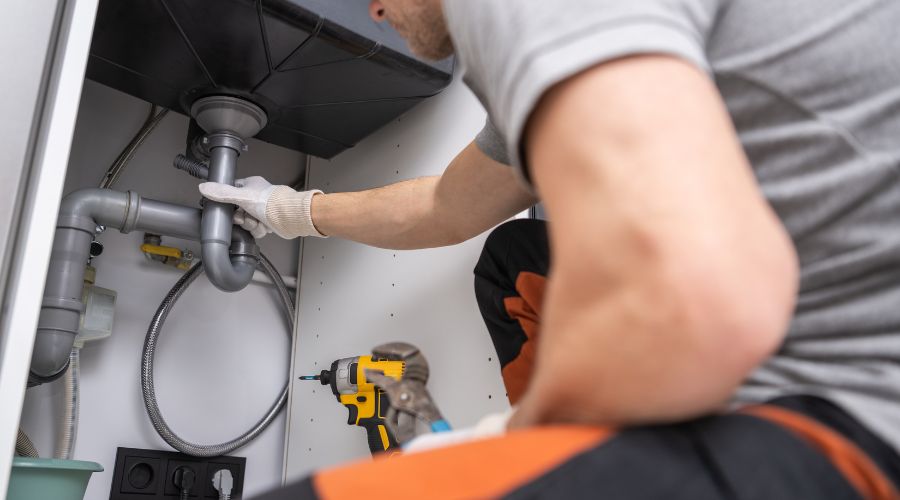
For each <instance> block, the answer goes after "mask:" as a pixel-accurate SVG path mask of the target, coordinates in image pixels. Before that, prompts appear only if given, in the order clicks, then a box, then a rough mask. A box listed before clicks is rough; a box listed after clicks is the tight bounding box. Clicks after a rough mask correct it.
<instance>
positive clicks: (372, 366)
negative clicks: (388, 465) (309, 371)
mask: <svg viewBox="0 0 900 500" xmlns="http://www.w3.org/2000/svg"><path fill="white" fill-rule="evenodd" d="M405 369H406V363H404V362H403V361H391V360H380V359H372V356H356V357H353V358H342V359H339V360H337V361H335V362H334V363H331V369H330V370H322V372H321V373H320V374H318V375H307V376H303V377H300V379H301V380H318V381H320V382H321V383H322V385H330V386H331V392H333V393H334V395H335V396H336V397H337V400H338V402H339V403H341V404H342V405H344V406H346V407H347V410H349V411H350V416H349V418H348V419H347V423H348V424H350V425H358V426H360V427H362V428H364V429H365V430H366V434H367V436H368V440H369V450H370V451H371V452H372V454H373V455H374V454H376V453H381V452H385V451H399V450H400V445H399V444H398V443H397V440H396V439H395V438H394V436H393V435H391V431H390V430H389V429H388V427H387V425H385V417H384V416H385V414H386V413H387V410H388V407H389V406H390V402H389V401H388V398H387V396H386V395H385V394H384V391H382V390H381V389H379V388H377V387H375V385H374V384H372V383H371V382H369V381H367V380H366V370H377V371H380V372H384V375H385V376H387V377H391V378H394V379H397V380H400V378H401V377H403V372H404V370H405Z"/></svg>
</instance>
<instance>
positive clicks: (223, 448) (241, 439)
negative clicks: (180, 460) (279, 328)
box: [141, 253, 294, 457]
mask: <svg viewBox="0 0 900 500" xmlns="http://www.w3.org/2000/svg"><path fill="white" fill-rule="evenodd" d="M259 266H260V267H262V270H263V272H265V273H266V274H267V275H268V276H269V278H271V279H272V282H273V283H274V284H275V290H276V291H277V292H278V298H279V299H280V303H281V305H282V306H283V309H284V312H285V315H286V316H287V317H288V323H289V324H290V325H291V327H292V330H293V324H294V299H293V297H292V296H291V294H290V292H289V291H288V289H287V287H286V286H285V284H284V281H283V280H282V279H281V275H280V274H279V273H278V271H277V270H276V269H275V266H273V265H272V263H271V262H269V259H267V258H266V257H265V256H264V255H263V254H262V253H260V254H259ZM201 274H203V262H202V261H201V262H198V263H197V264H195V265H194V267H192V268H191V269H190V270H189V271H188V272H186V273H185V274H184V276H182V277H181V278H180V279H179V280H178V282H177V283H175V286H173V287H172V289H171V290H169V293H168V294H167V295H166V297H165V298H164V299H163V301H162V303H161V304H160V305H159V309H157V311H156V314H155V315H153V319H152V320H151V321H150V326H149V328H148V329H147V336H146V338H145V339H144V349H143V352H142V355H141V389H142V393H143V398H144V407H145V408H146V409H147V415H148V416H149V417H150V421H151V422H152V423H153V428H154V429H156V432H157V434H159V436H160V437H162V438H163V439H164V440H165V441H166V442H167V443H169V445H170V446H172V447H173V448H175V449H176V450H178V451H180V452H182V453H186V454H188V455H193V456H195V457H216V456H219V455H225V454H228V453H230V452H232V451H234V450H236V449H238V448H240V447H242V446H244V445H245V444H247V443H249V442H250V441H252V440H253V439H254V438H256V436H258V435H259V434H260V433H261V432H262V431H263V430H265V429H266V427H268V426H269V424H271V423H272V421H273V420H275V417H276V416H277V415H278V413H279V412H280V411H281V409H282V408H283V407H284V405H285V403H286V402H287V397H288V382H285V384H284V387H283V388H282V390H281V394H280V395H279V396H278V399H276V400H275V403H274V404H273V405H272V406H271V407H270V408H269V409H268V410H267V411H266V414H265V415H264V416H263V418H262V419H261V420H259V422H257V423H256V424H255V425H254V426H253V427H252V428H251V429H250V430H248V431H247V432H245V433H243V434H241V435H240V436H238V437H236V438H234V439H232V440H230V441H227V442H224V443H219V444H211V445H203V444H196V443H191V442H189V441H186V440H184V439H182V438H181V437H179V436H178V435H177V434H175V432H174V431H173V430H172V429H171V427H169V425H168V424H167V423H166V420H165V418H163V415H162V413H161V412H160V411H159V404H158V403H157V401H156V392H155V390H154V384H153V358H154V356H155V354H156V345H157V342H158V341H159V335H160V333H161V332H162V327H163V323H165V321H166V318H167V317H168V315H169V313H170V312H171V311H172V308H173V307H174V306H175V303H176V302H177V301H178V299H179V298H180V297H181V295H182V294H183V293H184V292H185V290H187V288H188V287H189V286H190V285H191V283H193V282H194V280H196V279H197V278H198V277H199V276H200V275H201ZM288 335H289V336H290V335H291V333H290V332H289V333H288Z"/></svg>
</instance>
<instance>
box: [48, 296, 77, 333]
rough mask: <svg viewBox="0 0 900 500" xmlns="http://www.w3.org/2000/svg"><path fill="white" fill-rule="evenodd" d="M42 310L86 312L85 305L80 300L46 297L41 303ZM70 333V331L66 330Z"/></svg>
mask: <svg viewBox="0 0 900 500" xmlns="http://www.w3.org/2000/svg"><path fill="white" fill-rule="evenodd" d="M41 308H42V309H62V310H64V311H71V312H74V313H78V314H81V312H82V311H83V310H84V304H83V303H82V302H81V301H80V300H75V299H67V298H65V297H47V296H45V297H44V300H42V301H41ZM66 331H68V330H66Z"/></svg>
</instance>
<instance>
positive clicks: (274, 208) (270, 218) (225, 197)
mask: <svg viewBox="0 0 900 500" xmlns="http://www.w3.org/2000/svg"><path fill="white" fill-rule="evenodd" d="M200 193H202V194H203V196H205V197H206V198H209V199H210V200H213V201H218V202H220V203H231V204H234V205H237V206H238V207H239V209H238V210H237V211H235V213H234V223H235V224H238V225H239V226H241V227H243V228H244V229H246V230H247V231H250V234H252V235H253V237H254V238H257V239H259V238H262V237H263V236H265V235H266V234H268V233H271V232H275V233H276V234H277V235H278V236H281V237H282V238H296V237H298V236H322V234H320V233H319V232H318V231H317V230H316V228H315V226H314V225H313V222H312V217H311V216H310V204H311V202H312V197H313V196H314V195H316V194H319V193H321V191H301V192H296V191H294V190H293V189H291V188H289V187H287V186H273V185H272V184H270V183H269V182H268V181H267V180H265V179H263V178H262V177H259V176H255V177H247V178H246V179H237V180H236V181H234V186H229V185H228V184H219V183H216V182H204V183H202V184H200Z"/></svg>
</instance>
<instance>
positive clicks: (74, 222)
mask: <svg viewBox="0 0 900 500" xmlns="http://www.w3.org/2000/svg"><path fill="white" fill-rule="evenodd" d="M56 229H75V230H77V231H84V232H85V233H89V234H90V235H91V236H93V235H94V233H95V232H96V231H97V223H96V222H94V219H93V218H91V217H89V216H85V215H78V214H60V215H59V217H58V218H57V219H56Z"/></svg>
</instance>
